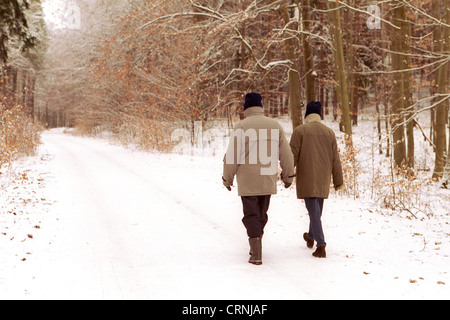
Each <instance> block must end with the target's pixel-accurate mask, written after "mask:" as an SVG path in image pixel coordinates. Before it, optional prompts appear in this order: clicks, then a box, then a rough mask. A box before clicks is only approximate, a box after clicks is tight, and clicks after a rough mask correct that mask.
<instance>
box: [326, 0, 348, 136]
mask: <svg viewBox="0 0 450 320" xmlns="http://www.w3.org/2000/svg"><path fill="white" fill-rule="evenodd" d="M337 8H338V3H336V2H334V1H333V2H328V9H330V10H332V11H330V13H329V16H330V22H331V23H330V28H331V33H332V36H333V45H334V48H335V63H334V64H335V72H336V75H335V76H336V83H337V88H336V91H337V93H338V94H337V97H338V101H339V105H340V107H341V111H342V115H341V117H342V124H343V127H344V128H343V131H344V132H345V133H346V134H347V136H348V138H349V139H348V142H349V143H350V144H352V142H351V139H350V138H351V136H352V124H351V120H350V106H349V94H348V78H347V71H346V68H345V58H344V45H343V41H342V27H341V15H340V10H338V9H337Z"/></svg>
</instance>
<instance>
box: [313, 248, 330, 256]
mask: <svg viewBox="0 0 450 320" xmlns="http://www.w3.org/2000/svg"><path fill="white" fill-rule="evenodd" d="M312 255H313V256H314V257H316V258H326V257H327V253H326V251H325V247H317V249H316V251H314V252H313V254H312Z"/></svg>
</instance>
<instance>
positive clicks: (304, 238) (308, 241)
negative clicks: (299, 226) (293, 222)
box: [303, 232, 314, 249]
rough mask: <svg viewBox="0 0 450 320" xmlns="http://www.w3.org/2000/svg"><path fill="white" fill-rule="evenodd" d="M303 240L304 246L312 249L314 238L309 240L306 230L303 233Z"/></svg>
mask: <svg viewBox="0 0 450 320" xmlns="http://www.w3.org/2000/svg"><path fill="white" fill-rule="evenodd" d="M303 240H305V241H306V246H307V247H308V248H310V249H312V247H313V246H314V240H309V238H308V232H305V233H304V234H303Z"/></svg>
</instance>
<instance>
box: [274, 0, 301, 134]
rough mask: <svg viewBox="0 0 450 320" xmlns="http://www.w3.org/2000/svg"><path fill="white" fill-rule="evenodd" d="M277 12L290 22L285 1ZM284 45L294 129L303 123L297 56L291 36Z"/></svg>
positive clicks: (285, 20) (286, 22)
mask: <svg viewBox="0 0 450 320" xmlns="http://www.w3.org/2000/svg"><path fill="white" fill-rule="evenodd" d="M279 13H280V15H281V18H282V19H283V21H284V23H285V24H288V23H289V22H290V20H291V19H290V15H289V12H288V8H287V4H286V2H283V4H282V5H281V6H280V9H279ZM284 42H285V45H286V56H287V58H288V59H289V60H290V61H291V63H292V66H291V68H290V69H289V72H288V78H289V106H290V111H291V121H292V127H293V128H294V129H295V128H296V127H298V126H299V125H301V124H302V123H303V118H302V115H301V113H302V110H301V109H302V107H301V96H300V77H299V66H298V58H297V57H296V54H295V42H294V40H293V39H292V38H291V37H288V38H286V40H285V41H284Z"/></svg>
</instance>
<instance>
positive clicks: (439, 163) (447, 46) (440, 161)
mask: <svg viewBox="0 0 450 320" xmlns="http://www.w3.org/2000/svg"><path fill="white" fill-rule="evenodd" d="M440 9H441V4H440V3H439V2H438V1H436V2H434V3H433V13H434V15H435V17H439V16H440V12H441V10H440ZM449 9H450V8H449V5H448V1H444V12H445V16H444V21H446V23H449V22H450V11H449ZM442 29H443V30H442ZM449 36H450V32H449V28H443V27H442V26H439V25H438V26H436V29H435V30H434V33H433V37H434V39H435V47H436V48H435V52H441V53H443V54H445V52H446V51H448V50H450V40H449ZM449 66H450V64H449V63H448V62H447V63H445V64H443V65H441V66H440V68H439V69H438V70H437V79H436V81H437V83H436V93H437V94H438V95H439V94H444V93H446V91H447V86H448V73H449V71H450V70H449ZM440 100H442V96H437V97H436V99H435V101H436V102H438V101H440ZM447 105H448V99H447V100H445V101H443V102H441V103H439V104H438V105H437V106H436V127H435V131H436V141H435V145H436V153H435V155H436V158H435V165H434V172H433V178H437V179H438V178H441V177H442V176H443V174H444V166H445V154H446V148H447V137H446V130H445V124H446V121H447ZM447 162H448V161H447Z"/></svg>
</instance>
